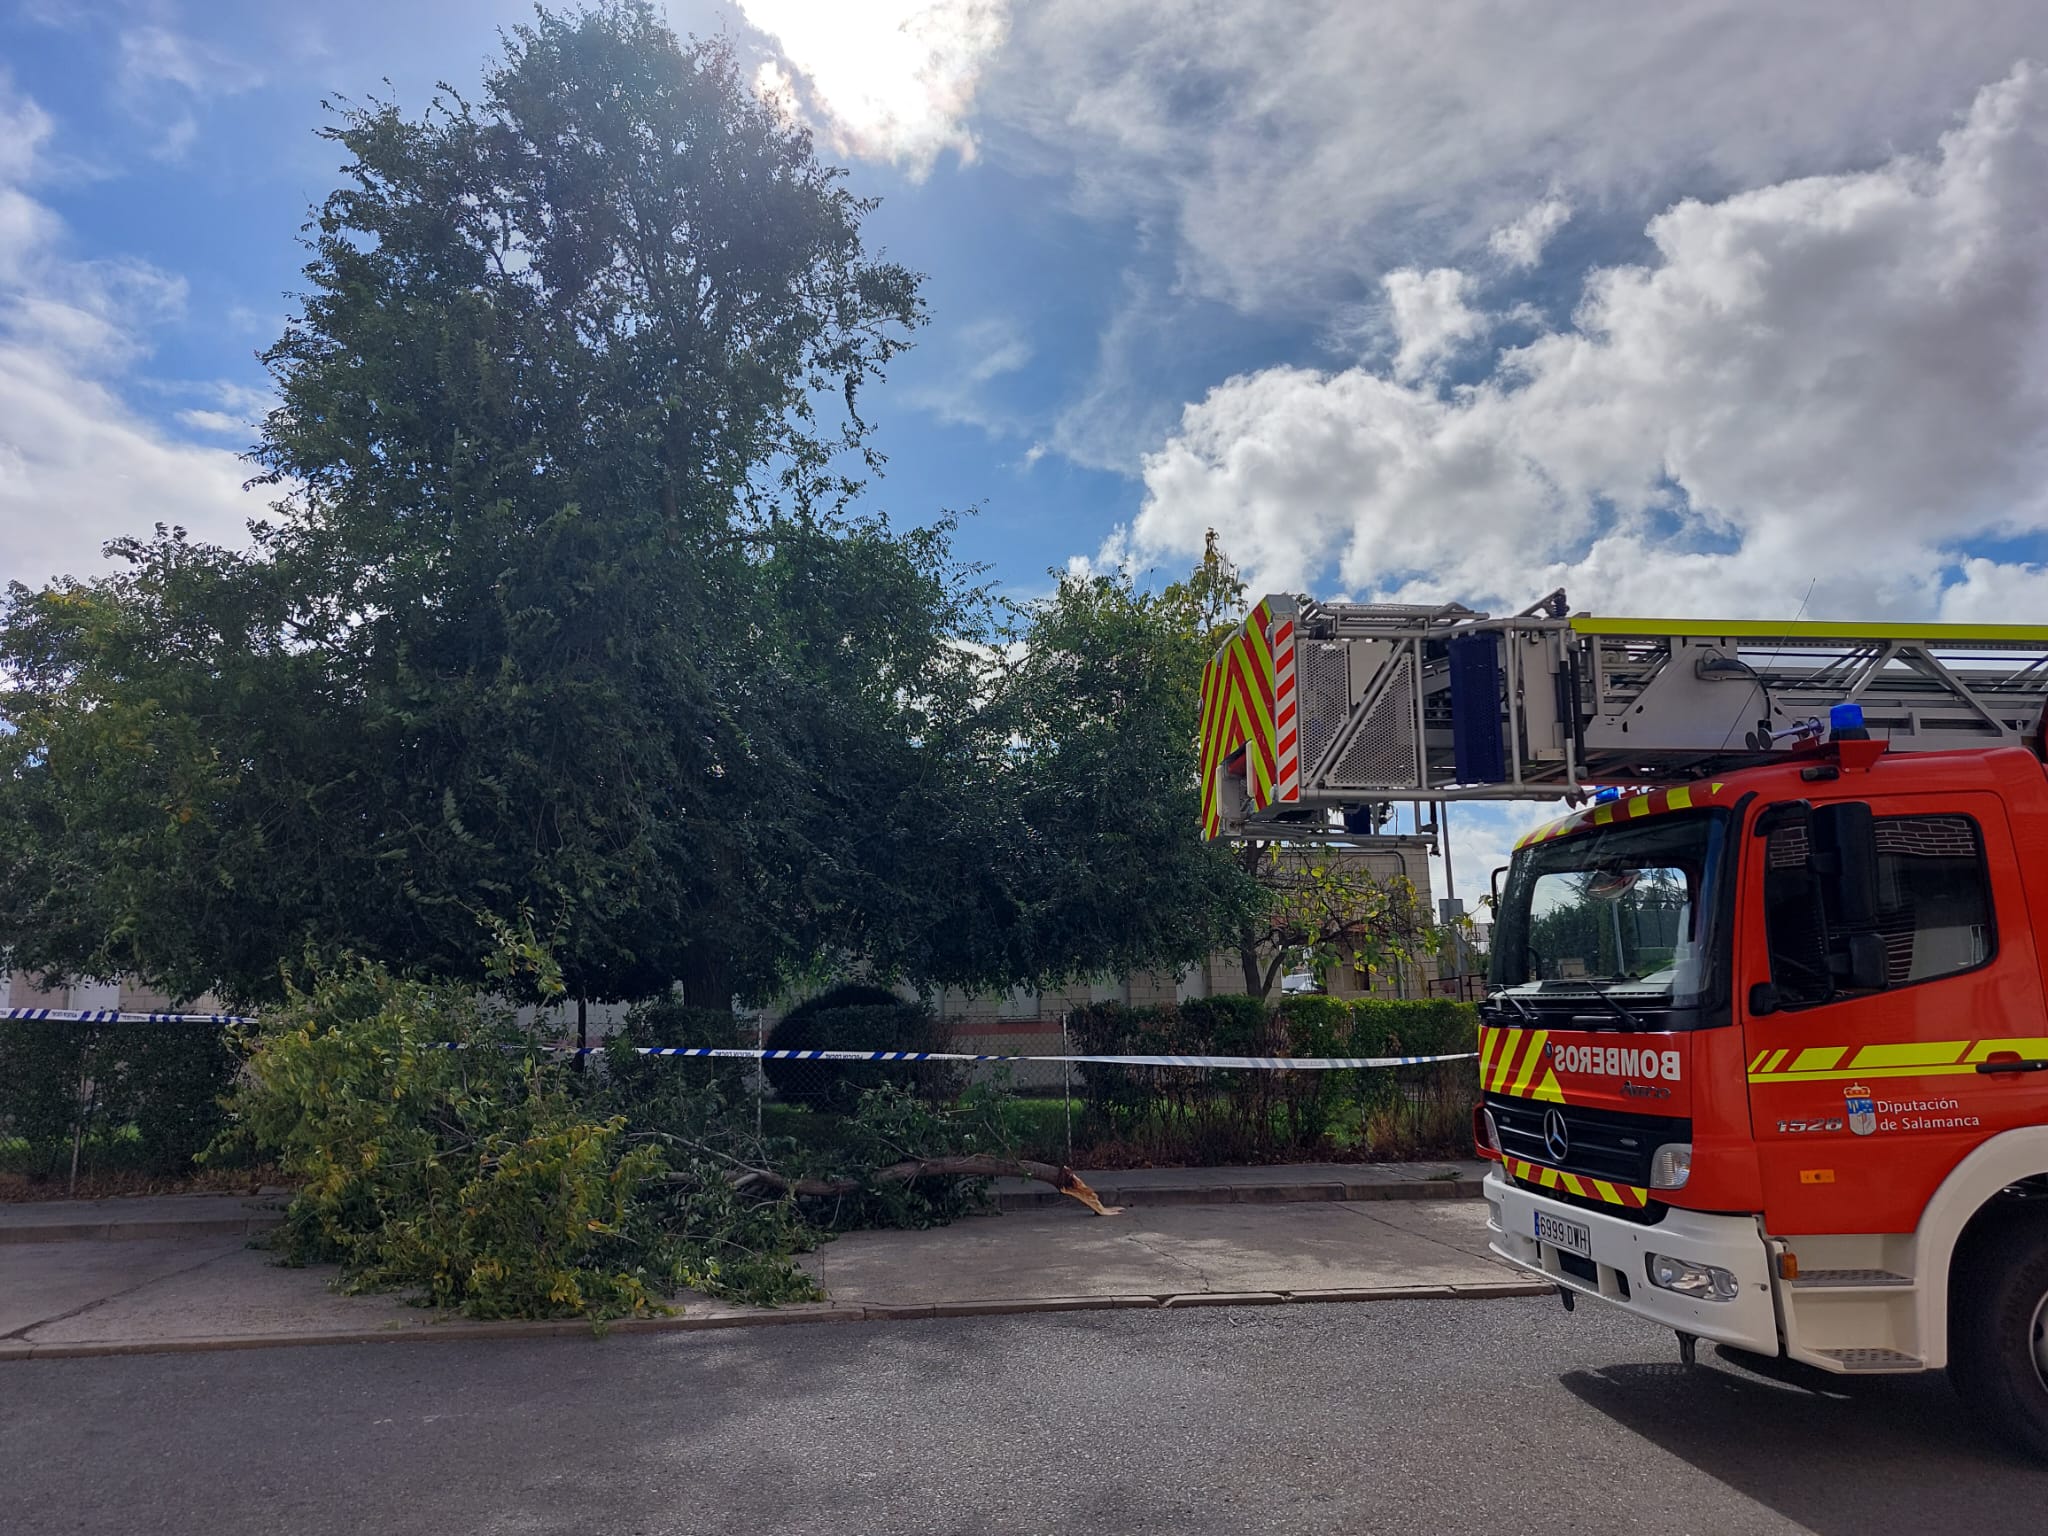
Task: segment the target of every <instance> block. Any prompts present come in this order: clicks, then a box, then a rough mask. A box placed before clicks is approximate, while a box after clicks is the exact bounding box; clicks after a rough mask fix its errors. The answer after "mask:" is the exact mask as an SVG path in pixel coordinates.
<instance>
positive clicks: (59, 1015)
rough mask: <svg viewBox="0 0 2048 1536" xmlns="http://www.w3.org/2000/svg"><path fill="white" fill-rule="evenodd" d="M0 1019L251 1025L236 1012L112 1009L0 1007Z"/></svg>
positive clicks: (67, 1022) (243, 1015)
mask: <svg viewBox="0 0 2048 1536" xmlns="http://www.w3.org/2000/svg"><path fill="white" fill-rule="evenodd" d="M0 1019H33V1020H40V1019H48V1020H49V1021H51V1022H52V1023H56V1024H254V1023H255V1022H256V1020H255V1019H254V1018H253V1017H251V1016H249V1015H247V1014H240V1013H122V1012H121V1011H119V1010H118V1009H114V1008H0Z"/></svg>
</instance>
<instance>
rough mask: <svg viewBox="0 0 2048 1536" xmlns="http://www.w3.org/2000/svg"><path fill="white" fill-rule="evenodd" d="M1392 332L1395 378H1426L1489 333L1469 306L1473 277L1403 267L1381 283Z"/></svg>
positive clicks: (1446, 269)
mask: <svg viewBox="0 0 2048 1536" xmlns="http://www.w3.org/2000/svg"><path fill="white" fill-rule="evenodd" d="M1381 285H1382V286H1383V287H1384V288H1385V289H1386V293H1387V309H1388V312H1389V316H1390V319H1391V323H1392V325H1393V328H1394V341H1395V345H1396V347H1397V349H1398V350H1397V351H1396V352H1395V354H1394V377H1395V378H1397V379H1402V380H1414V379H1419V378H1421V377H1423V376H1424V375H1425V374H1427V373H1428V372H1429V371H1430V370H1431V369H1433V368H1434V367H1435V366H1436V365H1437V364H1438V363H1440V362H1442V361H1443V360H1444V359H1445V358H1447V357H1449V356H1450V355H1451V354H1452V353H1453V352H1455V351H1457V349H1458V348H1459V347H1460V346H1461V345H1462V344H1463V343H1465V342H1468V341H1470V340H1472V339H1473V338H1474V337H1475V336H1478V335H1479V334H1480V333H1481V332H1483V331H1484V330H1485V329H1486V326H1487V321H1486V317H1485V316H1484V315H1481V314H1480V313H1479V312H1478V311H1476V310H1474V309H1472V308H1471V307H1470V306H1468V305H1467V304H1466V303H1465V294H1466V292H1467V290H1468V288H1469V279H1467V278H1466V276H1465V274H1464V273H1462V272H1459V271H1457V270H1455V269H1454V268H1451V267H1437V268H1434V269H1433V270H1431V271H1428V272H1418V271H1416V270H1415V269H1414V268H1413V267H1403V268H1401V269H1400V270H1399V271H1396V272H1389V273H1388V274H1387V275H1386V277H1385V278H1383V279H1382V280H1381Z"/></svg>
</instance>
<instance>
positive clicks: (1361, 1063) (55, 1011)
mask: <svg viewBox="0 0 2048 1536" xmlns="http://www.w3.org/2000/svg"><path fill="white" fill-rule="evenodd" d="M0 1019H24V1020H31V1021H41V1020H47V1021H49V1022H52V1023H65V1024H254V1023H255V1022H256V1020H255V1019H254V1018H253V1017H250V1016H249V1015H246V1014H234V1013H121V1012H118V1011H117V1010H115V1009H111V1008H103V1009H90V1008H88V1009H78V1008H0ZM444 1049H447V1050H451V1051H454V1050H460V1049H462V1047H461V1046H460V1045H459V1044H456V1043H454V1042H450V1043H449V1044H448V1045H447V1046H445V1047H444ZM550 1049H553V1050H558V1051H559V1052H560V1054H564V1055H571V1056H575V1055H583V1056H594V1055H597V1054H598V1053H600V1052H602V1051H603V1050H604V1049H605V1047H604V1046H601V1045H591V1046H583V1047H577V1046H562V1047H558V1048H556V1047H551V1048H550ZM632 1049H633V1053H634V1054H635V1055H637V1056H695V1057H715V1058H717V1059H719V1060H726V1061H869V1062H873V1061H901V1062H919V1061H968V1062H1009V1061H1035V1062H1054V1063H1059V1062H1077V1063H1080V1064H1082V1065H1088V1066H1104V1067H1209V1068H1215V1069H1218V1070H1222V1071H1235V1072H1349V1071H1358V1070H1361V1069H1366V1068H1375V1067H1423V1066H1428V1065H1430V1064H1431V1063H1433V1062H1439V1061H1470V1060H1472V1059H1473V1057H1475V1056H1476V1055H1477V1054H1478V1053H1477V1052H1476V1051H1457V1052H1454V1053H1452V1054H1450V1055H1447V1056H992V1055H970V1054H967V1053H965V1052H958V1051H770V1050H752V1051H750V1050H741V1049H737V1048H734V1047H729V1046H708V1045H636V1046H634V1047H633V1048H632Z"/></svg>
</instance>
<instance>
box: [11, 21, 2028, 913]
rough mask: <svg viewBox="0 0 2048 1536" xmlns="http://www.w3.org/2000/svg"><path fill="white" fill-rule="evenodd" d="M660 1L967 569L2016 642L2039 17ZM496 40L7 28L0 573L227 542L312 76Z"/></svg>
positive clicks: (426, 64)
mask: <svg viewBox="0 0 2048 1536" xmlns="http://www.w3.org/2000/svg"><path fill="white" fill-rule="evenodd" d="M665 8H666V11H667V13H668V15H669V17H670V19H671V21H672V22H673V24H674V25H676V26H677V28H678V29H679V30H682V31H696V32H699V33H705V32H715V31H724V32H727V33H729V34H730V35H731V37H732V38H733V40H734V42H735V43H736V45H737V46H738V47H739V49H740V51H741V53H742V56H743V58H744V59H745V60H746V61H747V65H748V68H749V70H750V72H752V73H755V74H756V75H757V78H758V79H759V81H760V85H761V88H762V89H763V90H764V91H765V92H770V93H773V94H776V95H777V96H778V97H780V98H781V99H784V100H786V101H787V102H788V103H789V105H790V108H791V110H793V111H796V112H799V113H801V114H802V115H803V116H804V118H805V119H806V120H807V121H809V122H810V123H811V124H812V125H813V126H814V128H815V129H816V131H817V134H818V140H819V144H820V147H821V152H823V153H824V154H826V155H827V156H829V157H831V158H834V159H835V160H837V161H839V162H840V163H843V164H845V165H847V166H848V167H849V169H850V172H851V175H852V179H853V184H854V185H855V187H856V188H857V189H859V190H861V191H863V192H871V193H874V194H877V195H879V196H880V197H881V198H882V200H883V202H882V207H881V208H880V210H879V211H878V212H877V213H876V214H875V215H874V217H873V220H872V223H871V226H870V232H871V237H872V240H873V242H874V243H876V244H878V245H880V246H883V247H886V249H887V250H888V251H889V252H890V253H891V254H892V255H894V256H896V257H897V258H899V259H901V260H903V261H905V262H907V263H908V264H910V265H911V266H913V267H915V268H917V269H919V270H921V271H923V272H925V273H926V274H928V286H927V290H926V293H927V298H928V300H929V302H930V305H931V310H932V314H933V324H932V325H931V327H930V328H929V329H928V330H927V331H926V332H925V333H924V334H923V336H922V338H921V340H920V343H919V345H918V347H917V349H916V350H915V351H914V352H912V353H911V354H909V355H908V356H907V357H906V358H905V359H904V360H903V361H902V362H901V363H899V365H898V366H897V367H896V369H895V370H894V373H893V375H892V377H891V379H890V380H889V382H888V383H887V385H886V386H885V387H883V388H882V389H881V390H880V391H878V392H877V394H876V395H875V396H874V397H873V400H872V402H871V403H872V405H873V407H874V410H875V412H876V414H877V416H878V417H879V420H880V422H881V424H882V425H881V446H882V447H883V449H884V450H885V451H886V452H887V454H888V455H889V458H890V466H889V471H888V474H887V476H886V478H885V479H884V480H883V481H882V482H881V483H880V484H879V485H878V486H877V487H876V488H875V490H874V498H875V501H876V503H877V504H878V505H880V506H883V507H886V508H887V509H888V510H889V511H890V512H891V514H892V515H893V516H896V517H898V518H900V519H905V520H910V521H917V520H922V519H924V518H926V517H929V516H931V515H933V514H935V513H936V512H937V511H939V510H940V509H942V508H953V509H965V508H967V507H969V506H975V505H978V506H979V507H980V508H981V511H980V514H979V515H978V516H976V517H974V518H972V519H970V520H969V521H968V522H967V523H966V524H965V526H964V528H963V531H962V535H961V541H960V543H961V552H962V553H963V554H964V555H966V556H967V557H969V558H972V559H976V560H982V561H986V562H988V563H989V564H990V565H991V566H992V567H993V570H994V573H995V574H996V576H998V577H999V578H1000V579H1001V580H1002V581H1003V582H1004V583H1005V584H1006V586H1007V587H1008V588H1009V590H1011V591H1012V592H1013V593H1017V594H1020V595H1029V594H1031V593H1033V592H1037V591H1042V590H1043V589H1044V588H1045V586H1046V585H1047V578H1046V575H1045V572H1046V570H1047V569H1048V568H1049V567H1065V566H1067V565H1068V564H1069V563H1070V562H1074V563H1078V564H1080V565H1084V566H1088V565H1093V566H1103V565H1108V564H1115V563H1120V562H1126V563H1129V564H1132V565H1134V566H1136V567H1138V568H1141V569H1150V570H1163V571H1174V570H1179V569H1183V568H1185V566H1186V565H1187V564H1188V563H1189V562H1190V561H1191V560H1192V559H1193V558H1194V556H1195V555H1196V554H1197V553H1198V552H1199V549H1200V546H1201V541H1202V536H1203V534H1204V532H1205V531H1206V530H1207V529H1209V528H1212V527H1213V528H1216V529H1217V530H1219V532H1220V533H1221V534H1222V536H1223V539H1224V542H1225V546H1226V547H1227V548H1228V549H1229V550H1230V552H1231V553H1232V554H1233V555H1234V556H1235V557H1236V558H1238V560H1239V561H1240V562H1241V563H1242V564H1243V565H1245V566H1246V567H1247V568H1248V570H1249V571H1250V573H1251V574H1252V576H1253V578H1254V580H1255V582H1257V583H1259V584H1260V585H1262V586H1264V587H1269V588H1273V589H1283V588H1285V589H1302V590H1311V591H1314V592H1316V593H1318V594H1319V595H1324V596H1339V595H1342V596H1356V597H1370V596H1383V597H1384V596H1392V597H1430V598H1437V597H1454V598H1458V599H1461V600H1463V601H1466V602H1469V603H1472V604H1474V605H1475V606H1504V605H1509V604H1512V605H1514V606H1520V605H1522V604H1523V603H1525V602H1527V601H1529V600H1530V599H1532V598H1533V597H1535V596H1537V595H1540V594H1541V593H1543V592H1545V591H1548V590H1549V589H1550V588H1551V587H1553V586H1557V585H1565V586H1566V587H1567V588H1568V589H1569V590H1570V591H1571V592H1572V594H1573V597H1574V600H1575V602H1576V603H1577V604H1578V605H1580V606H1583V607H1589V608H1594V609H1598V610H1601V611H1606V612H1617V611H1625V610H1633V611H1659V612H1668V613H1692V614H1699V613H1727V614H1749V613H1778V612H1790V611H1793V610H1794V609H1796V608H1798V607H1799V606H1800V605H1801V604H1804V605H1805V610H1806V612H1807V613H1809V614H1811V615H1816V616H1818V615H1826V614H1837V615H1842V616H1849V615H1854V616H1858V617H1863V616H1869V617H1883V616H1886V615H1898V616H1913V617H1932V616H1941V617H1950V618H1986V619H1989V618H1997V619H2014V620H2034V621H2039V620H2040V619H2042V618H2043V617H2044V612H2043V610H2048V568H2044V561H2048V538H2044V534H2048V429H2044V425H2043V424H2044V423H2048V346H2044V345H2043V343H2044V342H2048V76H2044V75H2043V74H2042V73H2041V72H2040V71H2039V69H2037V67H2036V65H2037V63H2039V64H2048V7H2043V6H2041V5H2040V4H2038V0H1960V3H1951V4H1948V5H1944V6H1940V7H1935V6H1929V5H1926V4H1924V3H1921V0H1807V3H1804V4H1801V5H1796V6H1794V5H1783V6H1780V5H1760V4H1754V3H1747V0H1740V3H1739V0H1671V3H1668V4H1663V5H1659V6H1655V7H1645V6H1641V5H1638V4H1621V3H1619V0H1613V3H1610V0H1599V3H1594V0H1571V3H1563V4H1558V5H1554V6H1530V5H1527V4H1524V3H1518V0H1438V3H1434V4H1431V5H1428V6H1406V5H1393V4H1391V3H1389V4H1366V3H1359V0H1233V3H1230V4H1218V3H1213V0H1202V3H1198V0H1185V3H1174V0H1035V3H1032V4H1025V3H1023V0H670V3H669V4H667V6H666V7H665ZM528 13H529V12H528V7H526V6H525V5H523V4H517V3H511V0H503V3H486V0H432V3H425V4H423V3H420V0H412V3H409V4H404V5H400V4H396V3H392V0H359V3H353V4H351V5H349V6H347V7H342V6H327V5H318V4H301V5H292V6H277V5H262V4H254V3H247V0H211V3H201V0H0V579H9V578H13V579H22V580H27V581H31V582H36V581H42V580H45V579H48V578H49V577H50V576H51V575H53V574H55V573H57V572H60V571H64V572H72V573H78V574H87V573H90V572H91V571H92V570H94V569H96V568H97V567H98V565H99V561H98V557H97V554H96V551H97V549H98V546H99V544H100V542H101V541H102V540H104V539H105V538H107V537H110V536H112V535H115V534H118V533H121V532H124V531H141V530H143V529H146V527H147V525H148V524H149V523H150V522H152V521H154V520H157V519H164V520H170V521H179V522H184V523H186V524H187V525H188V526H190V527H192V528H193V529H194V530H195V531H197V532H201V533H204V534H205V535H207V536H210V537H215V538H220V539H233V538H235V537H237V534H238V529H239V527H240V524H241V522H242V520H243V519H244V518H245V517H246V516H248V515H250V514H251V513H253V512H256V511H259V510H260V507H258V506H254V505H251V501H252V498H250V497H248V496H245V495H244V494H243V493H242V492H241V491H240V490H239V483H240V480H241V479H242V477H243V475H244V473H245V469H244V467H243V466H241V465H239V464H238V463H237V462H236V460H235V459H234V457H233V454H232V450H233V449H234V448H236V447H237V446H239V445H241V444H242V443H243V442H244V441H245V439H246V436H247V431H246V427H245V425H244V424H245V423H246V422H247V421H248V420H249V418H250V416H251V415H252V414H253V413H254V412H256V411H258V410H260V409H261V407H262V403H263V391H264V388H265V381H264V379H263V376H262V373H261V371H260V369H259V368H258V367H257V365H256V363H255V361H254V353H255V352H256V350H257V349H258V348H260V347H261V346H262V345H263V344H264V343H265V342H266V341H268V340H269V339H270V338H271V337H272V336H273V335H274V334H275V333H276V330H277V328H278V326H279V324H280V322H281V320H282V319H283V317H284V315H285V314H286V313H287V310H288V305H289V300H288V298H287V297H286V295H287V293H288V291H289V290H290V289H291V288H292V287H293V286H294V283H295V278H296V271H297V268H298V266H299V264H300V262H301V261H302V260H303V255H302V252H301V251H300V249H299V248H298V246H297V245H296V244H295V236H296V232H297V229H298V226H299V224H300V222H301V220H302V219H303V217H304V215H305V212H306V210H307V208H308V207H309V205H311V204H312V203H313V202H315V201H316V200H317V199H318V198H319V197H321V196H322V195H323V194H324V193H325V192H326V191H327V190H328V189H329V188H330V186H331V185H332V183H333V180H334V170H335V162H336V159H337V157H336V155H335V153H334V152H333V150H332V149H331V148H330V147H328V146H326V145H324V144H322V143H321V142H319V141H318V140H317V139H316V138H315V137H314V136H313V130H314V129H315V128H316V127H317V126H318V125H319V124H320V123H321V122H322V121H323V116H322V112H321V107H320V103H321V100H322V98H323V97H331V96H334V95H336V94H341V95H351V96H364V95H369V94H378V93H385V92H388V93H389V94H390V95H391V96H393V97H395V99H396V100H398V101H399V102H400V103H402V104H403V105H405V106H407V107H413V108H416V107H418V106H420V105H422V104H423V103H424V102H425V101H426V99H427V97H428V95H429V94H430V92H431V90H432V86H433V82H434V81H435V80H436V79H440V78H445V79H447V80H450V81H451V82H453V83H455V84H456V85H458V86H473V85H474V83H475V82H476V80H477V78H478V76H479V74H480V72H481V69H482V67H483V64H484V62H485V60H486V59H487V57H488V56H490V55H491V54H492V53H493V52H494V51H495V48H496V39H495V31H496V28H497V27H499V26H501V25H505V24H509V23H512V22H516V21H518V20H520V19H522V18H523V17H524V16H526V15H527V14H528ZM387 78H388V80H389V82H390V84H389V86H388V87H387V86H385V85H384V84H383V83H382V82H384V81H385V80H386V79H387ZM1526 815H1527V813H1526V812H1525V811H1511V812H1500V813H1479V812H1473V813H1468V818H1469V819H1473V820H1474V824H1475V826H1476V827H1477V828H1478V829H1479V830H1478V831H1476V832H1475V836H1476V837H1477V838H1478V839H1479V841H1480V842H1481V843H1485V842H1486V840H1487V839H1488V838H1492V837H1494V836H1495V831H1494V830H1491V829H1497V828H1504V827H1505V826H1506V825H1508V824H1509V823H1510V822H1512V821H1514V820H1515V819H1517V818H1521V819H1526ZM1492 856H1493V853H1492V848H1491V846H1490V845H1489V846H1484V847H1480V848H1478V849H1477V850H1476V851H1475V853H1474V855H1473V861H1474V862H1475V863H1477V864H1479V865H1482V866H1483V865H1485V864H1486V863H1487V862H1488V860H1489V859H1491V858H1492ZM1470 878H1471V876H1470V875H1469V874H1468V880H1469V879H1470Z"/></svg>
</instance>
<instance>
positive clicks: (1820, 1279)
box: [1787, 1269, 1913, 1291]
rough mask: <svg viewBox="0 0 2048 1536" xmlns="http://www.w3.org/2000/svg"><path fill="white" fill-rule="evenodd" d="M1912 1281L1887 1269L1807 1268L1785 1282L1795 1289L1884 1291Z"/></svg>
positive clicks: (1911, 1278) (1908, 1277)
mask: <svg viewBox="0 0 2048 1536" xmlns="http://www.w3.org/2000/svg"><path fill="white" fill-rule="evenodd" d="M1912 1283H1913V1277H1912V1276H1911V1275H1895V1274H1893V1273H1892V1272H1891V1271H1890V1270H1888V1269H1809V1270H1803V1271H1801V1273H1800V1276H1799V1278H1798V1279H1797V1280H1792V1281H1788V1282H1787V1284H1789V1285H1790V1286H1791V1287H1792V1289H1793V1290H1795V1291H1884V1290H1892V1289H1894V1288H1897V1287H1900V1286H1910V1285H1911V1284H1912Z"/></svg>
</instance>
